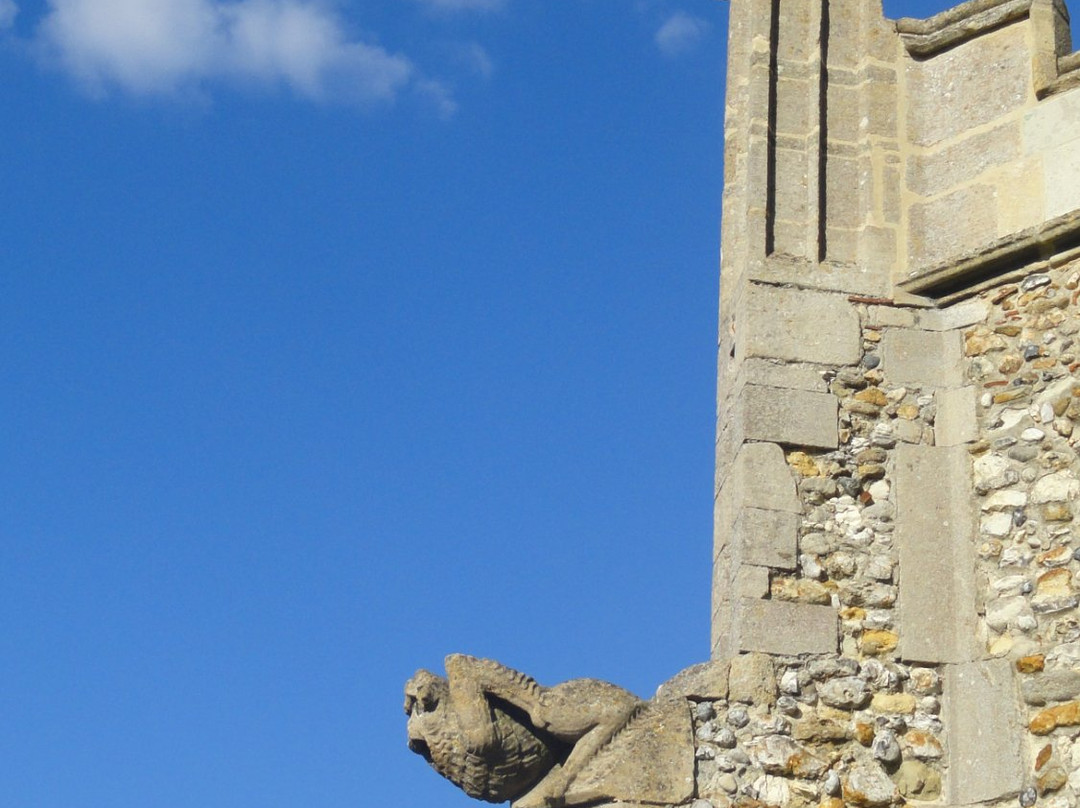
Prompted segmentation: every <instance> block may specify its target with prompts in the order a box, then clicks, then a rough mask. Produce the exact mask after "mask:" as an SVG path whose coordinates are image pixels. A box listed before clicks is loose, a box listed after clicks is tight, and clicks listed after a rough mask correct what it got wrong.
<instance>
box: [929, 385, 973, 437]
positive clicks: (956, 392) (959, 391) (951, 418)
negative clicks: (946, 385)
mask: <svg viewBox="0 0 1080 808" xmlns="http://www.w3.org/2000/svg"><path fill="white" fill-rule="evenodd" d="M934 401H935V403H936V404H937V418H936V419H935V420H934V438H935V441H934V442H935V443H936V444H937V445H938V446H959V445H960V444H962V443H971V442H972V441H974V440H977V439H978V437H979V428H978V426H979V425H978V420H977V404H978V391H977V390H976V389H975V387H973V386H971V385H969V386H967V387H956V388H953V389H951V390H938V391H937V393H935V394H934Z"/></svg>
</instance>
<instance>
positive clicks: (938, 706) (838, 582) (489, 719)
mask: <svg viewBox="0 0 1080 808" xmlns="http://www.w3.org/2000/svg"><path fill="white" fill-rule="evenodd" d="M730 13H731V17H730V20H731V25H730V41H729V49H728V50H729V65H728V87H727V109H726V123H725V160H724V163H725V172H726V176H725V183H724V204H723V217H724V218H723V232H722V258H721V287H722V291H721V302H720V346H719V347H720V351H719V367H718V402H719V405H718V417H717V442H716V503H715V534H714V535H715V541H714V555H713V561H714V575H713V606H712V610H713V615H712V623H713V632H712V661H710V662H707V663H702V664H701V665H698V666H695V667H694V668H691V669H689V670H687V671H684V672H682V673H681V674H679V675H677V676H676V677H674V678H673V679H672V680H671V681H669V682H668V683H666V684H665V685H663V686H662V687H661V689H660V691H659V693H658V694H657V695H656V696H655V697H654V698H653V699H651V700H650V701H647V702H638V701H627V700H624V697H623V696H619V697H618V698H614V700H613V701H612V702H611V703H607V702H605V700H604V698H599V700H597V698H594V696H595V694H597V693H603V692H607V691H604V690H603V688H604V687H614V686H611V685H601V684H598V683H592V680H580V681H578V682H571V683H567V684H565V685H560V686H559V687H557V688H550V689H547V688H540V687H539V685H537V684H536V683H535V682H532V680H530V679H528V677H524V676H522V675H521V674H517V673H516V672H512V671H511V672H509V673H510V674H512V676H514V677H519V678H517V679H512V678H511V680H508V681H516V682H518V683H519V684H518V685H517V686H513V687H510V686H507V685H506V684H505V682H504V680H503V679H500V678H498V677H495V678H491V677H487V678H484V677H479V678H477V676H475V675H473V674H472V673H469V674H467V675H466V674H463V673H462V672H461V662H460V660H461V659H462V658H459V657H453V658H451V659H450V660H448V671H449V673H448V680H444V679H442V678H441V677H436V676H434V675H433V674H427V673H421V674H418V679H416V680H414V682H413V683H411V684H410V686H411V687H412V688H413V690H414V691H415V690H416V684H415V683H416V682H417V681H420V682H425V683H431V682H434V683H435V684H434V685H432V689H431V690H430V693H429V694H428V696H427V697H426V698H420V697H419V696H418V695H417V693H416V692H413V694H412V696H410V699H411V700H409V701H407V704H406V709H407V711H408V712H409V713H410V716H411V718H410V727H411V728H414V727H416V728H419V727H421V726H424V727H431V730H430V731H431V739H432V744H435V745H434V746H432V745H429V744H428V742H427V741H424V740H423V738H420V740H417V741H416V746H415V749H416V751H419V752H421V754H424V755H425V757H427V758H428V759H429V761H431V762H432V764H433V765H435V766H436V768H437V769H439V770H440V772H442V773H444V774H446V776H448V777H450V778H451V779H453V780H455V782H459V781H460V782H459V784H462V787H463V788H466V790H469V787H468V786H466V785H465V784H464V783H465V781H468V782H469V783H475V782H478V783H481V784H482V787H481V786H475V785H474V786H473V787H472V788H473V790H472V791H470V793H474V792H483V793H476V794H475V795H476V796H480V797H481V798H484V799H489V800H493V799H512V800H516V802H515V805H518V806H519V808H537V807H538V806H552V807H555V806H562V805H565V806H605V808H608V807H610V806H616V805H618V806H628V807H629V808H638V807H639V806H664V805H671V806H676V805H678V806H692V808H763V806H778V808H779V807H782V808H788V807H789V806H790V807H791V808H810V807H811V806H814V807H815V808H843V806H846V805H851V806H856V807H857V808H884V806H893V805H901V804H903V803H906V802H910V803H918V804H926V805H942V806H996V805H1006V806H1010V808H1011V807H1012V806H1015V805H1019V806H1021V808H1030V806H1033V805H1037V806H1045V808H1075V806H1076V805H1077V803H1078V800H1080V607H1078V604H1080V535H1078V531H1077V528H1076V520H1077V517H1078V513H1077V507H1078V502H1077V501H1078V498H1080V373H1078V371H1080V53H1073V52H1072V44H1071V35H1070V29H1069V19H1068V12H1067V11H1066V9H1065V7H1064V6H1063V5H1062V4H1060V3H1058V2H1053V1H1052V0H973V2H968V3H965V4H963V5H960V6H957V7H956V8H953V9H951V10H949V11H946V12H943V13H941V14H939V15H937V16H935V17H932V18H930V19H927V20H910V19H904V20H899V21H891V20H886V19H885V18H884V17H883V16H882V13H881V9H880V7H879V5H878V3H877V2H876V1H875V0H731V11H730ZM470 659H471V658H470ZM474 662H475V663H476V664H475V666H474V667H475V669H476V670H482V671H490V670H493V668H492V667H491V666H496V663H489V662H487V661H484V660H478V661H474ZM496 667H498V666H496ZM453 669H456V673H455V670H453ZM472 669H473V668H469V670H472ZM504 670H505V669H504ZM425 677H428V678H425ZM522 682H524V683H525V684H524V685H522V684H521V683H522ZM528 683H531V684H528ZM533 687H535V688H538V690H535V691H534V690H531V689H530V688H533ZM616 690H618V689H616ZM611 692H615V691H611ZM618 692H619V693H625V691H621V690H619V691H618ZM537 693H547V694H558V693H566V694H568V696H567V699H566V700H564V701H563V702H560V705H559V706H558V708H557V709H556V708H554V707H551V706H550V705H547V706H545V703H542V702H541V701H537V700H536V699H537V698H539V697H538V696H537V695H536V694H537ZM455 694H457V695H456V696H455ZM580 694H586V696H581V695H580ZM627 696H628V694H627ZM544 698H549V699H550V698H554V696H545V697H544ZM469 705H471V706H469ZM552 710H554V712H552ZM560 711H561V712H560ZM425 712H437V713H438V719H437V720H431V721H429V719H428V718H425V717H424V714H425ZM425 722H428V723H425ZM436 730H437V731H436ZM418 731H419V730H418ZM412 734H413V730H412V729H410V737H412ZM418 737H419V736H418ZM438 738H443V739H444V746H443V747H440V748H444V749H448V750H450V751H449V752H446V753H445V754H444V755H443V757H442V758H440V757H439V753H438V752H437V751H433V750H435V747H436V746H438V744H436V743H435V741H436V740H437V739H438ZM445 738H450V739H451V740H450V741H445ZM519 760H520V761H527V762H528V766H529V769H528V774H527V776H526V775H525V774H522V771H523V770H519V769H518V768H515V767H517V766H518V765H519V764H518V763H517V762H516V761H519ZM440 761H442V762H440ZM538 761H540V762H539V763H538ZM520 765H522V766H524V765H525V764H524V763H522V764H520ZM500 767H501V768H500ZM496 769H497V770H498V771H496ZM496 775H497V776H498V777H499V778H503V780H505V781H507V782H510V781H512V782H513V783H514V788H513V789H511V791H513V793H509V792H507V791H506V790H505V789H503V790H502V791H499V792H498V793H497V794H496V793H495V792H494V791H491V790H490V789H488V783H489V780H490V778H492V777H494V776H496ZM469 778H472V779H469ZM515 778H516V779H515ZM503 780H497V782H499V783H502V782H503ZM485 789H488V790H486V791H485Z"/></svg>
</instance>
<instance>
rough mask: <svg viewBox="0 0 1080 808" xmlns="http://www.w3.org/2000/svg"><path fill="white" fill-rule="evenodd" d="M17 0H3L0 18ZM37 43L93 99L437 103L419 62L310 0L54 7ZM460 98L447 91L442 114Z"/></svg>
mask: <svg viewBox="0 0 1080 808" xmlns="http://www.w3.org/2000/svg"><path fill="white" fill-rule="evenodd" d="M10 2H11V0H0V10H2V9H3V8H4V5H3V4H5V3H10ZM49 6H50V9H49V11H48V13H47V14H46V16H45V18H44V19H43V20H42V22H41V24H40V26H39V29H38V32H37V39H38V44H39V45H40V46H41V47H42V48H43V49H44V50H45V52H46V53H47V54H48V55H49V56H50V57H51V59H52V60H53V61H54V62H55V63H57V64H59V65H60V66H61V67H62V68H63V69H65V70H66V71H67V72H68V73H70V74H71V75H72V76H73V77H75V78H76V79H77V80H78V81H79V82H81V83H82V84H83V85H84V86H86V87H87V88H89V89H90V90H91V91H94V92H99V93H104V92H108V91H110V90H114V89H120V90H123V91H126V92H129V93H132V94H136V95H143V96H147V95H172V94H177V93H182V92H189V91H191V90H205V89H206V88H207V86H208V85H209V84H210V83H212V82H218V81H226V82H232V83H257V84H264V85H269V86H275V85H276V86H285V87H287V88H289V89H290V90H291V91H292V92H294V93H295V94H296V95H298V96H300V97H302V98H305V99H310V100H314V101H345V102H358V103H372V102H377V101H390V100H393V99H394V98H395V97H397V96H398V95H399V94H400V93H401V92H403V91H404V90H406V89H408V88H412V89H414V90H416V91H417V92H419V93H420V94H421V95H425V96H428V97H431V96H432V93H431V91H430V87H429V85H435V83H434V82H432V81H430V80H429V79H426V78H425V77H424V76H423V75H422V74H421V73H420V71H419V70H418V69H417V67H416V66H415V65H414V64H413V62H412V61H411V60H410V59H409V58H407V57H406V56H404V55H402V54H396V53H391V52H390V51H388V50H386V49H385V48H383V47H382V46H380V45H378V44H377V43H374V42H372V41H369V40H365V39H362V38H358V37H355V36H352V35H351V34H350V32H349V31H348V30H347V29H346V26H345V24H344V22H343V20H342V19H341V18H340V17H339V16H338V15H337V14H335V13H334V12H333V11H332V10H331V9H330V8H328V7H327V6H325V5H322V4H320V3H318V2H312V0H238V1H233V2H222V0H49ZM452 104H453V99H452V98H450V97H449V94H448V92H447V91H446V90H445V88H443V90H442V92H441V95H440V101H439V106H440V108H441V109H442V110H443V111H444V112H445V111H446V110H448V109H450V107H451V105H452Z"/></svg>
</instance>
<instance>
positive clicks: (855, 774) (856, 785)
mask: <svg viewBox="0 0 1080 808" xmlns="http://www.w3.org/2000/svg"><path fill="white" fill-rule="evenodd" d="M842 786H843V794H844V801H845V802H846V803H849V804H851V805H856V806H859V807H860V808H876V806H882V805H890V804H891V803H893V802H896V798H897V797H898V796H899V792H898V791H897V788H896V786H895V785H894V784H893V782H892V780H890V779H889V778H888V776H887V775H886V774H885V772H884V771H882V769H881V767H880V766H878V765H876V764H874V763H870V762H869V761H858V762H857V763H855V764H854V765H853V766H852V767H851V768H850V769H848V771H847V774H846V775H845V776H844V778H843V781H842Z"/></svg>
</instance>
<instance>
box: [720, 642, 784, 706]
mask: <svg viewBox="0 0 1080 808" xmlns="http://www.w3.org/2000/svg"><path fill="white" fill-rule="evenodd" d="M728 693H729V696H730V698H731V701H741V702H746V703H748V704H758V705H760V706H763V707H771V706H772V705H773V704H775V703H776V669H775V667H774V666H773V661H772V657H770V656H769V655H768V654H756V653H750V654H740V655H739V656H737V657H734V658H733V659H732V660H731V671H730V674H729V678H728Z"/></svg>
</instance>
